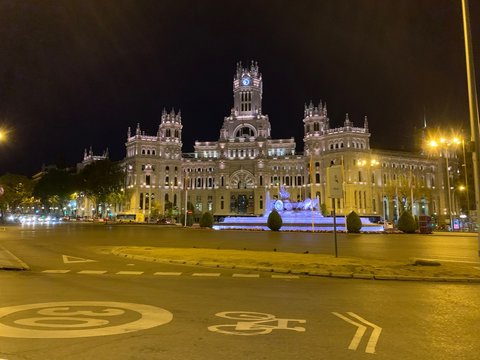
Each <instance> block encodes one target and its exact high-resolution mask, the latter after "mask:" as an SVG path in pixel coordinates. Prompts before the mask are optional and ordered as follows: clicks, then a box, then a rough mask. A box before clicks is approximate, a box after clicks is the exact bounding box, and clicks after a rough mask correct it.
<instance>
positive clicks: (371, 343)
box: [347, 312, 382, 354]
mask: <svg viewBox="0 0 480 360" xmlns="http://www.w3.org/2000/svg"><path fill="white" fill-rule="evenodd" d="M347 314H348V315H350V316H351V317H354V318H355V319H357V320H360V321H361V322H363V323H364V324H367V325H368V326H371V327H372V328H373V331H372V335H370V339H368V343H367V347H366V349H365V352H366V353H369V354H374V353H375V345H377V342H378V338H379V337H380V334H381V332H382V328H381V327H380V326H377V325H375V324H373V323H371V322H369V321H367V320H365V319H364V318H361V317H360V316H358V315H357V314H355V313H353V312H348V313H347Z"/></svg>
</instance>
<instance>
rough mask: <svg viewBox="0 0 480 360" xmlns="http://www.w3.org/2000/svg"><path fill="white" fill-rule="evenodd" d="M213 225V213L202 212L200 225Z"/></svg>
mask: <svg viewBox="0 0 480 360" xmlns="http://www.w3.org/2000/svg"><path fill="white" fill-rule="evenodd" d="M212 226H213V215H212V213H210V212H208V211H207V212H205V213H203V215H202V217H201V219H200V227H202V228H205V227H208V228H211V227H212Z"/></svg>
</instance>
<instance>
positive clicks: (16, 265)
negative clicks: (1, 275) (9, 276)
mask: <svg viewBox="0 0 480 360" xmlns="http://www.w3.org/2000/svg"><path fill="white" fill-rule="evenodd" d="M0 270H30V268H29V267H28V265H27V264H25V263H24V262H23V261H22V260H20V259H19V258H17V257H16V256H15V255H13V254H12V253H11V252H10V251H8V250H7V249H5V248H4V247H3V246H2V245H0Z"/></svg>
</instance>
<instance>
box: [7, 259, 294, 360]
mask: <svg viewBox="0 0 480 360" xmlns="http://www.w3.org/2000/svg"><path fill="white" fill-rule="evenodd" d="M71 271H72V270H71V269H49V270H43V271H42V273H45V274H66V273H69V272H71ZM75 274H79V275H103V274H109V275H155V276H180V275H183V276H195V277H220V276H223V277H226V276H231V277H234V278H257V279H258V278H260V277H261V276H260V274H241V273H235V274H231V275H227V274H222V273H207V272H202V273H191V274H190V273H182V272H174V271H157V272H154V273H153V274H148V273H147V274H146V273H145V272H144V271H117V272H109V271H108V270H79V271H75ZM263 277H271V278H272V279H300V276H298V275H283V274H282V275H275V274H273V275H265V276H263ZM0 360H1V359H0Z"/></svg>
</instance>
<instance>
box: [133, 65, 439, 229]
mask: <svg viewBox="0 0 480 360" xmlns="http://www.w3.org/2000/svg"><path fill="white" fill-rule="evenodd" d="M262 82H263V79H262V75H261V74H260V72H259V68H258V65H257V64H256V63H253V62H252V64H251V66H250V67H246V68H245V67H242V65H241V63H240V64H238V65H237V69H236V73H235V75H234V79H233V99H234V100H233V107H232V109H231V112H230V115H229V116H227V117H225V118H224V121H223V125H222V127H221V129H220V134H219V137H218V140H215V141H196V142H195V146H194V149H195V152H194V153H182V130H183V125H182V116H181V113H180V111H178V112H175V111H173V110H172V111H171V112H170V113H167V112H166V111H165V110H164V111H163V113H162V116H161V121H160V124H159V127H158V131H157V133H156V134H154V135H146V134H145V133H144V132H143V131H142V130H141V128H140V124H137V127H136V130H135V132H133V133H132V132H131V130H130V128H129V129H128V135H127V141H126V144H125V146H126V157H125V159H124V166H125V169H126V189H127V197H128V201H127V204H126V210H129V211H131V212H141V213H144V214H145V215H147V216H148V214H149V212H150V210H151V206H152V202H153V201H155V202H157V203H158V204H159V205H160V208H161V209H165V204H167V203H168V202H171V203H173V206H174V208H176V209H178V211H179V212H183V211H184V208H185V196H187V199H188V202H191V203H192V204H193V205H194V206H195V209H196V211H197V212H198V213H200V212H205V211H211V212H212V213H213V214H215V215H239V214H240V215H261V214H263V213H264V212H265V207H266V203H267V197H269V196H270V197H273V198H275V197H276V196H278V195H279V191H280V186H282V185H283V186H284V187H285V189H287V190H288V192H289V193H290V196H291V199H292V201H297V200H303V199H305V198H312V197H316V198H318V199H319V202H320V204H325V205H326V208H327V211H328V212H330V211H331V210H332V209H333V203H332V200H331V199H330V198H329V197H328V196H329V194H328V193H327V176H326V169H327V168H328V167H329V166H331V165H332V164H336V165H342V166H343V173H344V179H343V180H344V184H343V188H344V196H343V198H342V199H338V200H336V201H337V203H336V209H337V210H336V211H337V213H338V214H348V213H349V212H350V211H352V210H355V211H356V212H357V213H359V214H360V215H378V216H381V217H383V218H386V219H389V220H396V219H397V218H398V216H399V213H400V207H401V206H405V207H407V208H412V209H413V214H414V215H420V214H447V212H448V209H447V208H448V206H447V203H446V196H445V194H446V186H445V184H444V183H445V179H446V175H445V167H444V162H443V159H441V158H432V157H427V156H425V155H422V154H421V153H412V152H399V151H387V150H380V149H372V148H371V147H370V136H371V134H370V131H369V128H368V121H367V118H366V117H365V119H364V123H363V125H362V126H361V127H357V126H354V124H353V122H352V121H351V120H350V119H349V117H348V114H347V115H346V117H345V121H344V124H343V126H342V127H339V128H331V127H330V119H329V118H328V114H327V105H326V103H322V102H320V104H318V105H313V104H311V103H310V104H309V105H308V106H305V110H304V114H303V127H304V138H303V142H304V153H298V152H296V144H295V141H294V139H293V138H290V139H272V138H271V124H270V121H269V118H268V115H264V114H263V112H262V97H263V89H262ZM300 125H301V123H300V122H299V123H298V126H300ZM199 126H208V124H201V125H199ZM292 126H295V124H292ZM191 131H194V129H191ZM382 136H385V135H382ZM388 136H395V134H388ZM310 164H312V169H311V171H310ZM185 190H187V192H186V191H185Z"/></svg>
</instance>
